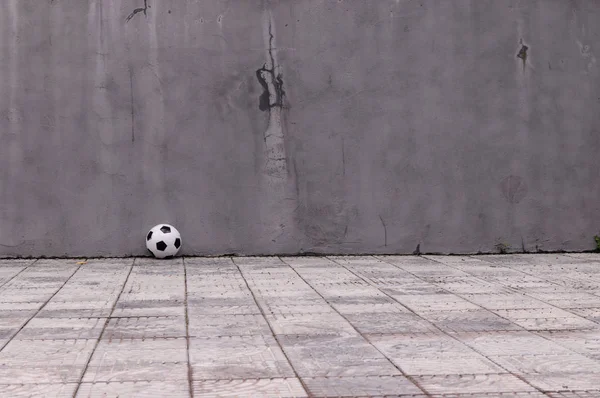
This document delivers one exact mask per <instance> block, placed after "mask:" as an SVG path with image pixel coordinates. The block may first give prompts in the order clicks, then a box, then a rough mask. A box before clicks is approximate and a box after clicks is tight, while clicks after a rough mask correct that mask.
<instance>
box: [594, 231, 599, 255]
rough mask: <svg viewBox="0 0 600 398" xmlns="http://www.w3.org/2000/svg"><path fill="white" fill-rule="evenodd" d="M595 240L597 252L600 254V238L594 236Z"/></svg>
mask: <svg viewBox="0 0 600 398" xmlns="http://www.w3.org/2000/svg"><path fill="white" fill-rule="evenodd" d="M594 240H595V241H596V251H597V252H599V253H600V236H598V235H596V236H594Z"/></svg>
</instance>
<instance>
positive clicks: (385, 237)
mask: <svg viewBox="0 0 600 398" xmlns="http://www.w3.org/2000/svg"><path fill="white" fill-rule="evenodd" d="M379 219H380V220H381V225H383V234H384V235H383V239H384V241H383V242H384V246H385V247H387V243H388V242H387V240H388V239H387V225H385V221H383V217H381V215H379Z"/></svg>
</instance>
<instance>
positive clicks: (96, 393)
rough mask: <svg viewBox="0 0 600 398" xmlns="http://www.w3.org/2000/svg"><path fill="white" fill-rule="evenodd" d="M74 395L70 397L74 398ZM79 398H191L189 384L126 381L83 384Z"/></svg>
mask: <svg viewBox="0 0 600 398" xmlns="http://www.w3.org/2000/svg"><path fill="white" fill-rule="evenodd" d="M72 396H73V395H72V394H71V395H69V397H72ZM76 397H78V398H96V397H97V398H100V397H102V398H118V397H168V398H189V397H190V391H189V386H188V383H182V382H179V381H125V382H95V383H81V386H80V387H79V391H77V395H76Z"/></svg>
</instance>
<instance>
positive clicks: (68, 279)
mask: <svg viewBox="0 0 600 398" xmlns="http://www.w3.org/2000/svg"><path fill="white" fill-rule="evenodd" d="M36 261H37V260H36ZM34 263H35V261H34ZM30 265H33V263H32V264H30ZM82 265H83V264H80V265H78V266H77V268H75V271H73V273H72V274H71V275H69V277H68V278H67V279H66V280H65V281H64V283H63V284H62V285H60V287H59V288H58V289H56V291H55V292H54V293H53V294H52V296H50V297H49V298H48V300H46V302H44V304H43V305H42V306H41V307H40V308H38V309H37V311H36V312H35V313H34V314H33V315H32V316H31V317H30V318H29V319H28V320H27V322H25V323H24V324H23V325H21V327H20V328H19V330H17V332H16V333H15V334H13V335H12V336H10V339H8V341H7V342H6V343H4V345H3V346H2V347H0V351H2V350H3V349H4V348H5V347H6V346H7V345H8V344H9V343H10V342H11V341H13V340H14V338H15V337H16V336H17V335H18V334H19V332H20V331H21V330H23V328H24V327H25V326H27V324H28V323H29V322H31V320H32V319H33V318H35V317H36V316H37V314H39V313H40V311H42V310H43V309H44V307H45V306H46V305H48V303H49V302H50V300H52V299H53V298H54V296H56V295H57V294H58V292H60V290H61V289H62V288H63V287H64V286H65V285H66V284H67V282H69V281H70V280H71V278H72V277H73V275H75V274H76V273H77V271H79V269H80V268H81V266H82ZM15 276H16V275H15Z"/></svg>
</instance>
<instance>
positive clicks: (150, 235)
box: [146, 231, 152, 240]
mask: <svg viewBox="0 0 600 398" xmlns="http://www.w3.org/2000/svg"><path fill="white" fill-rule="evenodd" d="M150 239H152V231H150V232H148V236H146V240H150Z"/></svg>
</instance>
